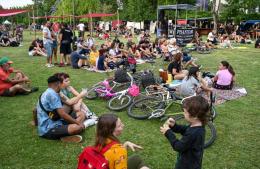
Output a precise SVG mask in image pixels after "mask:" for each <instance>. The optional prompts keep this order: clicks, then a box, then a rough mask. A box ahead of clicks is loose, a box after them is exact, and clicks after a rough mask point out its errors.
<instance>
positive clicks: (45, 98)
mask: <svg viewBox="0 0 260 169" xmlns="http://www.w3.org/2000/svg"><path fill="white" fill-rule="evenodd" d="M59 91H60V81H59V79H58V77H56V76H51V77H49V78H48V89H47V90H46V91H45V92H44V93H43V94H42V95H41V96H40V98H39V101H38V104H37V120H38V133H39V136H41V137H44V138H47V139H60V138H62V137H65V136H71V135H75V134H79V133H81V132H82V131H83V129H84V125H83V121H79V120H78V119H74V118H73V117H72V116H70V115H69V114H67V113H65V111H64V109H63V108H62V103H61V99H60V96H59V94H58V93H59ZM49 112H54V113H53V114H55V116H56V117H57V118H55V119H54V118H53V117H54V116H51V115H50V114H51V113H49ZM79 141H81V139H80V140H79Z"/></svg>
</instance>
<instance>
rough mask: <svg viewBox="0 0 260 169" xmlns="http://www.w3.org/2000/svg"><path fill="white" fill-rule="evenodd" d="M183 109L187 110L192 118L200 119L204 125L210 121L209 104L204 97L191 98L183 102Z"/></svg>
mask: <svg viewBox="0 0 260 169" xmlns="http://www.w3.org/2000/svg"><path fill="white" fill-rule="evenodd" d="M182 107H183V108H184V109H186V110H187V112H188V113H189V115H190V117H194V118H198V119H199V120H200V121H201V123H202V124H203V125H206V124H207V122H208V121H209V117H210V114H209V104H208V101H207V100H206V99H205V98H204V97H202V96H193V97H189V98H187V99H185V100H184V101H183V103H182Z"/></svg>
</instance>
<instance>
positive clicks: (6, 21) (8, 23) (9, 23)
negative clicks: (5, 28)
mask: <svg viewBox="0 0 260 169" xmlns="http://www.w3.org/2000/svg"><path fill="white" fill-rule="evenodd" d="M3 24H5V25H11V24H12V23H11V22H9V21H8V20H5V21H4V22H3Z"/></svg>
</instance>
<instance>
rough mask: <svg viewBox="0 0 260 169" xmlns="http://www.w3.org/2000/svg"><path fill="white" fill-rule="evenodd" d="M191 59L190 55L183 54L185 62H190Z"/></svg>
mask: <svg viewBox="0 0 260 169" xmlns="http://www.w3.org/2000/svg"><path fill="white" fill-rule="evenodd" d="M190 60H191V57H190V56H188V55H183V57H182V61H183V62H188V61H190Z"/></svg>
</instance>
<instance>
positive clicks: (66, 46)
mask: <svg viewBox="0 0 260 169" xmlns="http://www.w3.org/2000/svg"><path fill="white" fill-rule="evenodd" d="M60 53H62V54H64V55H67V54H70V53H71V45H70V43H65V44H61V45H60Z"/></svg>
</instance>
